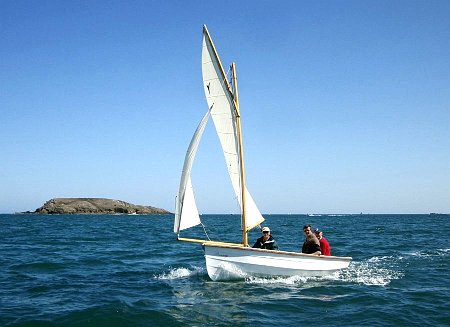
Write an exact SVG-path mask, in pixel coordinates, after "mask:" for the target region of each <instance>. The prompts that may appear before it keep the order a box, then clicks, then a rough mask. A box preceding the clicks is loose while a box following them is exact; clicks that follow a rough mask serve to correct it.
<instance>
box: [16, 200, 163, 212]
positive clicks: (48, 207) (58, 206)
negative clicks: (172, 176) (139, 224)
mask: <svg viewBox="0 0 450 327" xmlns="http://www.w3.org/2000/svg"><path fill="white" fill-rule="evenodd" d="M24 213H34V214H44V215H46V214H48V215H52V214H143V215H148V214H160V215H164V214H170V212H169V211H167V210H164V209H160V208H155V207H151V206H142V205H135V204H131V203H128V202H125V201H120V200H111V199H102V198H55V199H51V200H49V201H47V202H45V203H44V205H43V206H42V207H40V208H37V209H36V210H35V211H34V212H24Z"/></svg>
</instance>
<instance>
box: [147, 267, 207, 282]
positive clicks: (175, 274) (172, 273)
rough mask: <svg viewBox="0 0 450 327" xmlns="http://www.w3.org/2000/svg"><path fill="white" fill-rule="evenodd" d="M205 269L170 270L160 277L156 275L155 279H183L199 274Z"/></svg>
mask: <svg viewBox="0 0 450 327" xmlns="http://www.w3.org/2000/svg"><path fill="white" fill-rule="evenodd" d="M202 270H203V269H202V268H199V267H193V269H188V268H170V270H169V271H168V272H163V273H162V274H160V275H156V276H155V279H163V280H173V279H181V278H186V277H190V276H195V275H197V274H199V272H201V271H202Z"/></svg>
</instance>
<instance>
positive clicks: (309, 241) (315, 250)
mask: <svg viewBox="0 0 450 327" xmlns="http://www.w3.org/2000/svg"><path fill="white" fill-rule="evenodd" d="M303 232H304V233H305V236H306V239H305V241H304V242H303V246H302V253H307V254H315V255H321V254H322V252H321V251H320V242H319V240H318V239H317V237H316V235H314V233H313V232H312V230H311V225H305V226H303Z"/></svg>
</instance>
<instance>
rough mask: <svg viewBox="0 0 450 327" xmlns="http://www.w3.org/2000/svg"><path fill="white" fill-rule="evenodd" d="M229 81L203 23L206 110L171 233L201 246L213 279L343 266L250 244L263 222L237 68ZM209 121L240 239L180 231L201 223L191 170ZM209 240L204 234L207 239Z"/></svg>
mask: <svg viewBox="0 0 450 327" xmlns="http://www.w3.org/2000/svg"><path fill="white" fill-rule="evenodd" d="M230 70H231V79H230V80H228V78H227V75H226V73H225V70H224V68H223V66H222V63H221V61H220V58H219V55H218V53H217V50H216V48H215V46H214V43H213V41H212V39H211V36H210V34H209V32H208V29H207V27H206V26H205V25H204V26H203V42H202V75H203V86H204V91H205V96H206V101H207V104H208V110H207V112H206V113H205V115H204V116H203V118H202V119H201V121H200V123H199V125H198V127H197V129H196V131H195V133H194V135H193V137H192V139H191V142H190V144H189V147H188V150H187V153H186V156H185V160H184V165H183V170H182V175H181V180H180V186H179V189H178V195H177V197H176V205H175V220H174V233H176V234H177V240H178V241H184V242H194V243H200V244H202V247H203V249H204V253H205V262H206V270H207V272H208V276H209V277H210V278H211V279H212V280H213V281H221V280H230V279H242V278H247V277H278V276H280V277H281V276H284V277H286V276H297V275H298V276H322V275H327V274H330V273H333V272H335V271H337V270H340V269H344V268H347V267H348V266H349V263H350V261H351V258H350V257H335V256H317V255H312V254H303V253H297V252H287V251H273V250H265V249H256V248H250V247H249V244H248V232H249V231H250V230H251V229H252V228H255V227H257V226H260V224H261V223H262V222H263V221H264V218H263V216H262V215H261V213H260V211H259V209H258V207H257V205H256V203H255V201H254V200H253V198H252V196H251V194H250V192H249V191H248V189H247V187H246V184H245V169H244V168H245V167H244V154H243V141H242V133H241V113H240V108H239V95H238V86H237V77H236V66H235V64H234V63H232V64H231V66H230ZM209 119H212V120H213V123H214V126H215V129H216V132H217V135H218V138H219V140H220V144H221V147H222V151H223V154H224V157H225V163H226V166H227V169H228V175H229V177H230V180H231V184H232V188H233V190H234V193H235V196H236V198H237V201H238V204H239V208H240V211H241V212H240V217H241V222H240V223H241V229H242V242H241V243H228V242H221V241H212V240H209V239H196V238H186V237H181V231H183V230H185V229H188V228H191V227H194V226H197V225H202V222H201V220H200V215H199V210H198V208H197V204H196V202H195V196H194V190H193V186H192V181H191V171H192V166H193V162H194V158H195V155H196V153H197V149H198V146H199V143H200V140H201V137H202V135H203V132H204V130H205V127H206V124H207V122H208V120H209ZM208 238H209V237H208Z"/></svg>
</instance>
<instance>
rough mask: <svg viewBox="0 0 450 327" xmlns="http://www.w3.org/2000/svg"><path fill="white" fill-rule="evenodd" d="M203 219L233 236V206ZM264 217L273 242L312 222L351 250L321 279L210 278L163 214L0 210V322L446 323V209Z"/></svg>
mask: <svg viewBox="0 0 450 327" xmlns="http://www.w3.org/2000/svg"><path fill="white" fill-rule="evenodd" d="M202 219H203V221H204V222H205V224H206V226H207V231H208V233H209V234H210V237H211V238H213V239H221V240H224V241H238V240H239V234H238V228H239V226H238V223H237V222H236V221H237V219H238V218H237V216H233V215H207V216H203V217H202ZM266 222H267V225H268V226H270V228H271V229H272V231H273V232H272V234H273V236H274V237H275V238H276V239H277V241H278V243H279V245H280V247H281V248H282V249H283V250H287V251H298V249H299V247H300V244H301V243H302V242H303V235H302V233H301V228H302V226H303V225H304V224H306V223H311V224H313V226H314V227H315V226H319V227H321V229H323V230H324V235H325V237H327V238H328V240H329V242H330V244H331V247H332V252H333V254H334V255H345V256H352V257H353V261H352V263H351V264H350V267H349V268H348V269H347V270H344V271H342V272H340V273H336V274H334V275H332V276H328V277H323V278H300V277H291V278H275V279H264V278H250V279H247V280H242V281H230V282H212V281H211V280H210V279H209V278H208V275H207V273H206V269H205V263H204V258H203V251H202V248H201V246H200V245H198V244H190V243H184V242H177V241H176V240H175V235H174V234H173V232H172V225H173V219H172V216H170V215H167V216H151V215H148V216H147V215H142V216H141V215H138V216H136V215H134V216H132V215H130V216H127V215H117V216H108V215H103V216H102V215H54V216H38V215H0V231H1V236H0V326H255V325H259V324H260V325H273V324H276V325H279V326H305V325H310V324H314V323H316V324H318V325H320V326H336V325H347V326H348V325H350V326H360V325H368V326H369V325H370V326H372V325H376V326H394V325H395V326H448V325H450V304H449V303H450V287H449V282H448V276H450V244H449V235H450V218H449V217H445V216H436V217H431V216H429V215H321V216H313V217H312V216H306V215H268V216H266ZM234 225H237V229H235V228H233V227H230V226H234ZM258 236H259V234H258V233H257V232H254V233H252V234H251V235H250V239H251V240H255V239H256V238H257V237H258Z"/></svg>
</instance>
